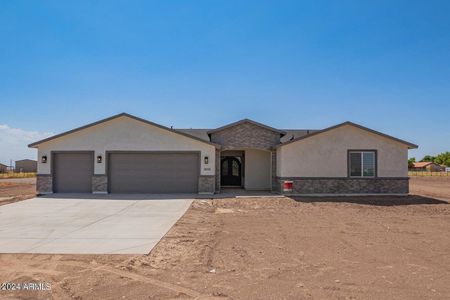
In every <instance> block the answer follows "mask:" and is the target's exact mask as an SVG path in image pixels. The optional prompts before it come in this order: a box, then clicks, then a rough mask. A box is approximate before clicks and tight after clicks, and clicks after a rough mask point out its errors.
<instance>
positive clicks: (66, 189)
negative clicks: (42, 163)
mask: <svg viewBox="0 0 450 300" xmlns="http://www.w3.org/2000/svg"><path fill="white" fill-rule="evenodd" d="M93 174H94V154H93V153H85V152H83V153H81V152H80V153H55V154H54V156H53V181H54V182H53V189H54V191H55V192H56V193H91V192H92V175H93Z"/></svg>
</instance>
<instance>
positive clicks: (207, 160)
mask: <svg viewBox="0 0 450 300" xmlns="http://www.w3.org/2000/svg"><path fill="white" fill-rule="evenodd" d="M208 163H209V157H208V156H205V165H207V164H208Z"/></svg>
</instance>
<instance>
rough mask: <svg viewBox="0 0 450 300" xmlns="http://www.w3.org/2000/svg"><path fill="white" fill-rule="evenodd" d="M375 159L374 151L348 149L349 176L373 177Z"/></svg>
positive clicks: (374, 174) (374, 173)
mask: <svg viewBox="0 0 450 300" xmlns="http://www.w3.org/2000/svg"><path fill="white" fill-rule="evenodd" d="M376 161H377V157H376V152H375V151H349V154H348V167H349V175H350V177H375V176H376V166H375V165H376Z"/></svg>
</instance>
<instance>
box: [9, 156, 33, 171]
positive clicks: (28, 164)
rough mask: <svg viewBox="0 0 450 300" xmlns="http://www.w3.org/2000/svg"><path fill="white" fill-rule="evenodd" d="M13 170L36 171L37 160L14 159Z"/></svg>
mask: <svg viewBox="0 0 450 300" xmlns="http://www.w3.org/2000/svg"><path fill="white" fill-rule="evenodd" d="M14 170H15V171H16V172H26V173H29V172H36V171H37V161H35V160H32V159H21V160H16V163H15V167H14Z"/></svg>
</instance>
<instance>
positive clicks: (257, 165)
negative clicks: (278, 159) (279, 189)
mask: <svg viewBox="0 0 450 300" xmlns="http://www.w3.org/2000/svg"><path fill="white" fill-rule="evenodd" d="M271 159H272V157H271V153H270V152H269V151H263V150H253V149H252V150H245V182H244V186H245V188H246V189H249V190H267V189H270V188H271Z"/></svg>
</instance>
